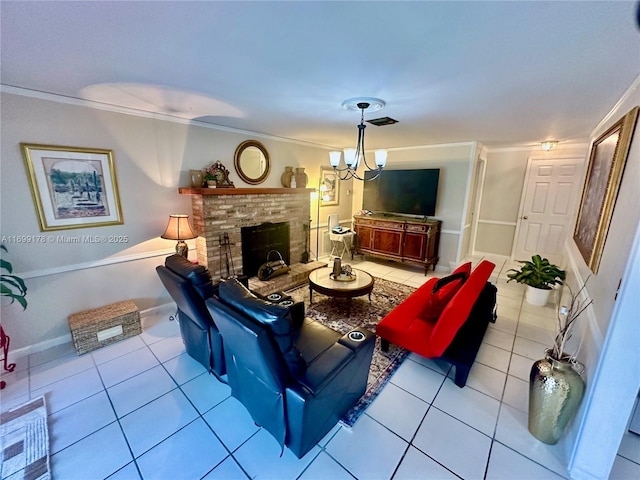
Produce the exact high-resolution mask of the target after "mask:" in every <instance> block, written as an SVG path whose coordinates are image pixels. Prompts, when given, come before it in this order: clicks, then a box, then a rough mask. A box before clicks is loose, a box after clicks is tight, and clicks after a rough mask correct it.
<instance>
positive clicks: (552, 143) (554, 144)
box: [540, 141, 558, 152]
mask: <svg viewBox="0 0 640 480" xmlns="http://www.w3.org/2000/svg"><path fill="white" fill-rule="evenodd" d="M557 146H558V142H555V141H547V142H542V143H541V144H540V148H541V149H542V150H545V151H547V152H548V151H549V150H553V149H554V148H556V147H557Z"/></svg>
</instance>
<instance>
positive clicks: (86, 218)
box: [20, 143, 124, 232]
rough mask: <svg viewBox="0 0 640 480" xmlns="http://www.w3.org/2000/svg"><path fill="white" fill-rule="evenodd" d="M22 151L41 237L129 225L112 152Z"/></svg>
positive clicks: (40, 147)
mask: <svg viewBox="0 0 640 480" xmlns="http://www.w3.org/2000/svg"><path fill="white" fill-rule="evenodd" d="M20 147H21V150H22V155H23V158H24V162H25V166H26V169H27V175H28V177H29V185H30V187H31V195H32V197H33V202H34V205H35V207H36V212H37V215H38V222H39V224H40V230H41V231H43V232H45V231H52V230H66V229H72V228H87V227H101V226H106V225H121V224H123V223H124V222H123V220H122V209H121V206H120V196H119V194H118V183H117V181H116V172H115V166H114V163H113V153H112V151H111V150H104V149H99V148H78V147H64V146H54V145H39V144H27V143H21V144H20Z"/></svg>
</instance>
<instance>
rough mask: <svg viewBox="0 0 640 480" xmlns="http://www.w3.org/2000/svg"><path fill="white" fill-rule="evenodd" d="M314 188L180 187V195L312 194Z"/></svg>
mask: <svg viewBox="0 0 640 480" xmlns="http://www.w3.org/2000/svg"><path fill="white" fill-rule="evenodd" d="M314 190H315V189H313V188H190V187H180V188H178V193H179V194H180V195H271V194H282V193H302V192H307V193H311V192H313V191H314Z"/></svg>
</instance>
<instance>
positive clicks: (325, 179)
mask: <svg viewBox="0 0 640 480" xmlns="http://www.w3.org/2000/svg"><path fill="white" fill-rule="evenodd" d="M323 186H324V187H325V188H326V190H324V189H323ZM320 188H321V190H324V191H321V192H320V206H321V207H324V206H329V205H338V204H339V203H340V178H339V177H338V174H337V172H335V171H334V170H333V168H330V167H321V170H320Z"/></svg>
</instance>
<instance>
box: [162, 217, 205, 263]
mask: <svg viewBox="0 0 640 480" xmlns="http://www.w3.org/2000/svg"><path fill="white" fill-rule="evenodd" d="M197 236H198V235H196V234H195V233H193V230H192V229H191V225H189V215H178V214H175V215H169V223H168V224H167V228H166V230H165V231H164V233H163V234H162V235H161V236H160V238H166V239H167V240H178V243H177V245H176V253H177V254H178V255H182V256H183V257H184V258H187V255H188V254H189V246H188V245H187V244H186V243H185V242H184V241H185V240H190V239H192V238H196V237H197Z"/></svg>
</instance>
